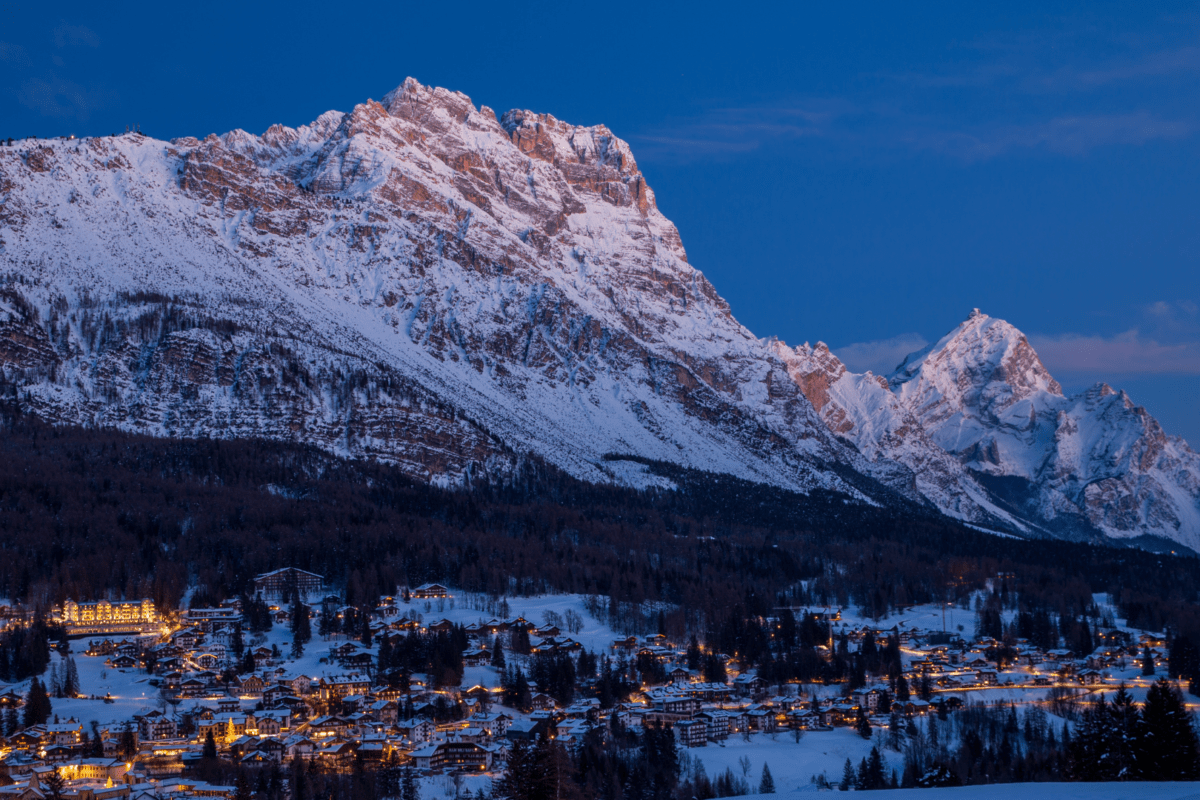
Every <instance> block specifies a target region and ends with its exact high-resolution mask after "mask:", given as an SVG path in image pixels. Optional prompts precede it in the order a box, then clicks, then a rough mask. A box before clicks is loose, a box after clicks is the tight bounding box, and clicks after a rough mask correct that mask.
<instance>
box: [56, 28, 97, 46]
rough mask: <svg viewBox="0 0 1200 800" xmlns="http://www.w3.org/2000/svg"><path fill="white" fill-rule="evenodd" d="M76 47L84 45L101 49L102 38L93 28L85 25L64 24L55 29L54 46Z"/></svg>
mask: <svg viewBox="0 0 1200 800" xmlns="http://www.w3.org/2000/svg"><path fill="white" fill-rule="evenodd" d="M74 45H84V46H86V47H99V46H100V37H99V36H97V35H96V32H95V31H93V30H92V29H91V28H86V27H84V26H83V25H68V24H66V23H63V24H61V25H59V26H58V27H57V28H55V29H54V46H55V47H67V46H74Z"/></svg>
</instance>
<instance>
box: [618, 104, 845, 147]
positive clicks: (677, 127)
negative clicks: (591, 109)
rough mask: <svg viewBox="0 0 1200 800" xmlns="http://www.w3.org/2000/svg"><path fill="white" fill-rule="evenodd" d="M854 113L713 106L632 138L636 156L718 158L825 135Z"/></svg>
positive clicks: (841, 108) (819, 107)
mask: <svg viewBox="0 0 1200 800" xmlns="http://www.w3.org/2000/svg"><path fill="white" fill-rule="evenodd" d="M856 111H857V109H855V108H854V106H852V105H851V104H849V103H847V102H845V101H840V100H790V101H786V102H780V103H776V104H769V105H759V106H738V107H714V108H710V109H707V110H705V111H703V112H702V113H700V114H698V115H696V116H694V117H691V118H687V119H677V120H672V121H670V122H667V123H666V124H664V125H663V126H661V127H660V128H658V129H656V130H652V131H649V132H647V133H644V134H642V135H637V136H634V137H633V138H634V140H635V141H636V142H637V143H638V152H639V153H648V154H650V155H651V156H652V157H655V156H656V157H666V158H672V157H675V158H680V159H684V160H691V159H694V158H709V157H720V156H728V155H735V154H739V153H745V152H749V151H752V150H757V149H758V148H759V147H762V146H763V145H766V144H769V143H773V142H780V141H789V140H796V139H801V138H804V137H814V136H826V135H828V134H829V132H830V130H831V126H833V125H834V124H835V123H836V122H837V121H838V120H840V119H842V118H843V117H845V116H847V115H850V114H853V113H855V112H856Z"/></svg>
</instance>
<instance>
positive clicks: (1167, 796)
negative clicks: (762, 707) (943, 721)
mask: <svg viewBox="0 0 1200 800" xmlns="http://www.w3.org/2000/svg"><path fill="white" fill-rule="evenodd" d="M772 769H774V767H772ZM810 791H815V787H814V788H813V789H811V790H810ZM1014 795H1016V796H1019V797H1021V798H1022V800H1043V798H1045V799H1046V800H1200V783H1139V782H1130V783H1018V784H1014V783H994V784H991V785H989V786H959V787H954V788H949V789H890V790H886V791H881V792H871V794H870V796H871V797H873V798H878V800H1010V799H1011V798H1012V797H1013V796H1014Z"/></svg>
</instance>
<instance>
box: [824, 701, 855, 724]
mask: <svg viewBox="0 0 1200 800" xmlns="http://www.w3.org/2000/svg"><path fill="white" fill-rule="evenodd" d="M857 721H858V708H857V707H856V706H853V705H851V704H850V703H835V704H833V705H831V706H830V707H829V708H826V709H823V710H822V711H821V724H822V725H824V726H826V727H830V728H836V727H839V726H845V725H853V724H854V723H855V722H857Z"/></svg>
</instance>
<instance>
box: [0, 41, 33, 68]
mask: <svg viewBox="0 0 1200 800" xmlns="http://www.w3.org/2000/svg"><path fill="white" fill-rule="evenodd" d="M0 63H4V64H12V65H14V66H17V67H21V68H25V67H28V66H29V54H28V53H27V52H25V48H24V47H22V46H21V45H19V44H12V43H10V42H0Z"/></svg>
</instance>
